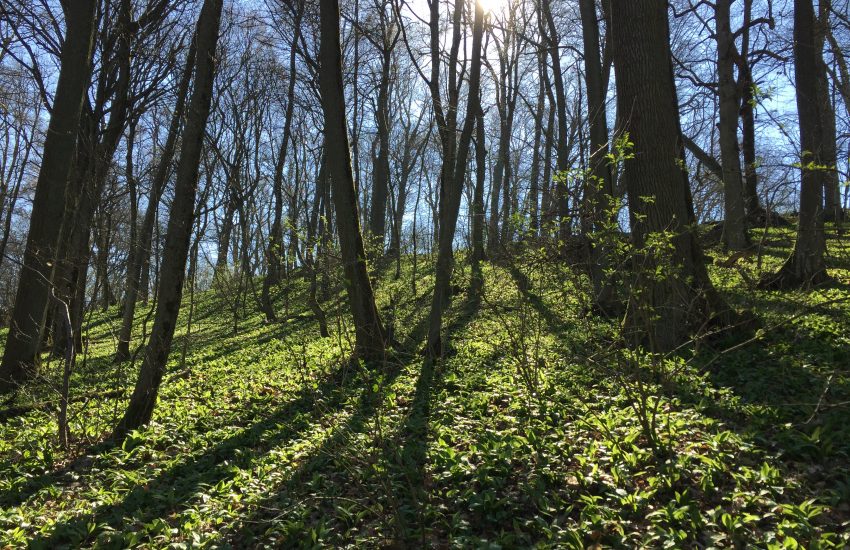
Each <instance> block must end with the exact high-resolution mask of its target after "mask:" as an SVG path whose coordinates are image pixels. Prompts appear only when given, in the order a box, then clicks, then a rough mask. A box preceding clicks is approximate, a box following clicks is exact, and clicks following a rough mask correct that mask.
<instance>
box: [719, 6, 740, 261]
mask: <svg viewBox="0 0 850 550" xmlns="http://www.w3.org/2000/svg"><path fill="white" fill-rule="evenodd" d="M731 5H732V0H717V2H716V4H715V9H714V17H715V25H716V29H715V30H716V33H715V39H716V41H717V76H718V93H719V96H720V122H719V126H718V127H719V129H720V163H721V167H722V173H723V197H724V200H725V206H726V215H725V218H724V221H723V244H724V245H725V246H726V248H728V249H729V250H743V249H744V248H746V247H748V246H749V238H748V237H747V225H746V211H745V207H744V182H743V179H742V175H741V154H740V151H739V149H738V111H739V108H738V106H739V100H738V93H737V85H736V82H735V56H736V55H737V51H736V50H735V37H734V35H733V34H732V28H731V23H730V14H729V12H730V7H731Z"/></svg>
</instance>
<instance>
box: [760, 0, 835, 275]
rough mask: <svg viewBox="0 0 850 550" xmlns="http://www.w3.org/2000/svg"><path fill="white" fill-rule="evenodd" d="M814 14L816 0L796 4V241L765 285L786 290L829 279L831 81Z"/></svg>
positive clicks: (799, 0)
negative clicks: (826, 195) (826, 112)
mask: <svg viewBox="0 0 850 550" xmlns="http://www.w3.org/2000/svg"><path fill="white" fill-rule="evenodd" d="M815 43H816V41H815V12H814V8H813V6H812V0H794V83H795V85H796V89H797V112H798V116H799V120H800V123H799V126H800V150H801V152H802V155H801V158H800V171H801V181H800V216H799V218H798V221H797V240H796V242H795V243H794V250H793V251H792V252H791V256H790V257H789V258H788V259H787V260H786V261H785V263H784V264H783V265H782V267H781V268H780V269H779V272H778V273H777V274H775V275H772V276H770V277H768V278H766V279H765V280H763V281H762V286H764V287H772V288H785V287H795V286H808V285H812V284H819V283H823V282H825V281H827V280H828V276H827V273H826V262H825V260H824V255H825V252H826V240H825V237H824V233H823V192H824V185H825V183H826V179H827V178H826V177H825V176H826V171H825V170H823V158H822V155H823V150H824V147H823V145H824V132H823V118H822V116H821V104H820V102H819V101H818V86H820V85H824V84H819V81H823V80H825V79H826V74H825V73H824V72H823V67H824V65H823V60H822V58H821V53H820V51H818V49H817V48H816V47H815Z"/></svg>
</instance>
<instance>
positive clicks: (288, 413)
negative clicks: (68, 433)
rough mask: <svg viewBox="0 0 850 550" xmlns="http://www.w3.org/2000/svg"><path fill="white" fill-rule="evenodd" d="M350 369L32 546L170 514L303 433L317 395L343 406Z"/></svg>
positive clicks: (85, 538)
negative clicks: (129, 520) (92, 528)
mask: <svg viewBox="0 0 850 550" xmlns="http://www.w3.org/2000/svg"><path fill="white" fill-rule="evenodd" d="M352 368H353V367H350V366H349V365H348V364H347V363H343V364H342V365H340V367H339V368H338V369H337V370H336V371H335V372H333V373H332V374H331V375H329V376H328V377H327V378H326V379H325V380H324V381H323V382H322V383H321V384H320V385H319V388H317V389H316V390H307V389H305V390H303V391H302V392H300V393H299V394H298V396H297V397H295V398H294V399H293V400H291V401H289V402H288V403H286V404H285V405H283V406H282V407H280V408H279V409H277V410H276V411H274V412H272V413H271V414H269V415H268V416H267V417H265V418H263V419H262V420H259V421H257V422H255V423H254V424H252V425H250V426H249V427H247V428H245V429H244V430H242V431H240V432H239V433H237V434H235V435H233V436H231V437H228V438H227V439H225V440H223V441H221V442H219V443H218V444H217V445H215V446H214V447H212V448H209V449H204V450H202V451H200V452H199V453H197V454H195V455H191V456H188V457H187V458H186V459H185V460H184V461H183V462H181V463H180V464H178V465H176V466H174V467H172V468H170V469H168V470H166V471H164V472H162V473H161V474H160V475H158V476H157V477H156V478H155V479H153V480H152V481H150V482H148V483H146V484H145V485H143V486H138V485H137V486H136V487H134V488H133V489H132V490H131V491H130V492H129V493H128V494H127V495H126V496H125V497H124V499H123V500H122V501H121V503H119V504H115V505H109V504H104V505H101V506H98V507H97V508H95V509H94V510H92V511H91V512H90V513H87V514H83V515H82V516H79V517H76V518H74V519H71V520H68V521H65V522H58V523H57V524H56V525H54V526H53V529H52V531H51V533H49V534H45V535H39V536H38V537H36V538H34V539H32V540H31V541H30V545H31V546H33V547H37V548H38V547H44V548H53V547H56V546H58V545H60V544H69V543H70V544H86V543H87V542H91V541H92V538H93V537H94V536H96V535H97V532H89V529H88V525H90V524H93V525H97V526H98V527H99V528H100V529H99V530H102V527H103V525H104V524H106V525H109V526H110V527H111V528H113V529H117V530H119V531H120V530H121V527H122V525H123V524H124V518H132V519H133V520H134V521H137V522H140V523H147V522H149V521H151V520H153V519H155V518H165V517H168V516H169V515H170V514H171V513H172V512H174V511H177V510H179V509H180V508H181V507H183V506H185V505H187V504H188V503H190V502H191V501H192V500H193V498H194V497H195V496H196V494H197V493H198V491H199V490H200V489H201V488H202V487H204V486H213V485H215V484H216V483H218V482H219V481H221V480H224V479H227V478H229V477H231V476H233V475H234V473H233V470H234V467H236V468H244V467H248V466H250V464H251V463H252V462H253V461H254V460H255V459H256V458H258V457H260V456H262V455H263V454H265V453H266V452H267V451H268V450H270V449H272V448H274V447H275V446H278V445H280V444H282V443H284V442H285V441H287V440H289V439H291V438H293V437H295V436H297V435H298V434H300V433H303V432H304V431H305V430H306V429H307V428H308V427H309V426H310V425H311V424H312V422H313V421H315V420H317V419H316V418H314V416H315V415H316V414H317V411H316V410H315V408H314V404H315V396H316V395H317V393H319V394H321V395H324V396H328V395H329V396H330V398H329V399H326V400H325V402H324V406H325V407H341V406H342V405H343V404H344V403H345V400H346V399H347V398H348V396H349V395H350V394H351V393H352V392H353V391H354V390H355V389H356V387H357V386H358V382H359V379H358V377H357V376H355V375H353V373H352V372H350V369H352Z"/></svg>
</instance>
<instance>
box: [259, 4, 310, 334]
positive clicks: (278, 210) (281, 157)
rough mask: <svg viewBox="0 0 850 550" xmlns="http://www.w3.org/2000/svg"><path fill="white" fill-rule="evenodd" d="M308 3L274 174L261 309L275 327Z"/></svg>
mask: <svg viewBox="0 0 850 550" xmlns="http://www.w3.org/2000/svg"><path fill="white" fill-rule="evenodd" d="M303 6H304V3H303V2H298V7H297V8H296V13H295V19H294V22H293V33H294V34H293V37H292V44H290V48H289V83H288V87H287V90H286V112H285V114H284V119H283V136H282V138H281V144H280V152H279V153H278V157H277V163H276V165H275V171H274V189H273V191H274V218H273V220H272V226H271V229H270V231H269V245H268V248H267V249H266V258H267V263H268V269H267V273H266V276H265V278H264V279H263V291H262V298H261V302H260V303H261V309H262V310H263V313H264V314H265V316H266V321H267V322H269V323H271V322H274V321H276V320H277V315H276V314H275V311H274V304H273V303H272V298H271V289H272V287H273V286H275V285H277V284H278V283H279V282H280V267H281V266H280V263H281V262H280V256H281V254H282V252H283V227H282V223H283V168H284V165H285V164H286V152H287V150H288V147H289V135H290V133H291V132H292V116H293V113H294V111H295V76H296V74H297V68H298V67H297V64H296V62H295V61H296V52H297V51H298V41H299V40H300V38H301V16H302V14H303V12H304V10H303Z"/></svg>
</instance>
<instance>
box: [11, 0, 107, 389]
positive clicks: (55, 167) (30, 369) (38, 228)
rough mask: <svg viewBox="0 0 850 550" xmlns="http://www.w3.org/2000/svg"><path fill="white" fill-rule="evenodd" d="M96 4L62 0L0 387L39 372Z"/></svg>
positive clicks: (90, 0) (92, 0)
mask: <svg viewBox="0 0 850 550" xmlns="http://www.w3.org/2000/svg"><path fill="white" fill-rule="evenodd" d="M97 4H98V2H97V1H96V0H80V1H79V2H76V3H74V5H73V6H71V5H68V4H63V6H64V12H65V26H66V34H65V41H64V43H63V46H62V52H61V58H60V59H61V67H60V71H59V80H58V81H57V84H56V96H55V99H54V102H53V110H52V113H51V116H50V125H49V127H48V129H47V137H46V138H45V142H44V154H43V156H42V161H41V169H40V170H39V174H38V182H37V184H36V190H35V198H34V199H33V205H32V212H31V214H30V230H29V233H28V235H27V244H26V251H25V252H24V261H23V268H22V270H21V279H20V282H19V283H18V292H17V296H16V298H15V309H14V311H13V312H12V322H11V328H10V330H9V335H8V337H7V339H6V347H5V349H4V353H3V361H2V363H0V393H8V392H9V391H12V390H14V389H15V388H16V387H17V386H18V385H20V384H21V383H23V382H25V381H27V380H28V379H31V378H32V377H34V376H35V375H36V374H37V373H38V367H39V352H40V350H41V343H42V332H43V330H44V325H45V320H46V315H47V307H48V301H49V299H50V293H51V292H52V291H53V275H54V272H55V264H56V258H57V253H58V250H57V246H58V244H59V239H60V237H61V233H62V220H63V218H64V214H65V208H66V204H67V198H66V190H67V188H68V179H69V177H70V175H71V171H72V167H73V164H74V152H75V149H76V143H77V136H78V133H79V127H80V113H81V111H82V107H83V100H84V98H85V94H86V90H87V89H88V86H89V83H90V79H91V64H92V49H93V47H94V35H95V28H96V24H95V23H96V16H97V10H96V8H97Z"/></svg>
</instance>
